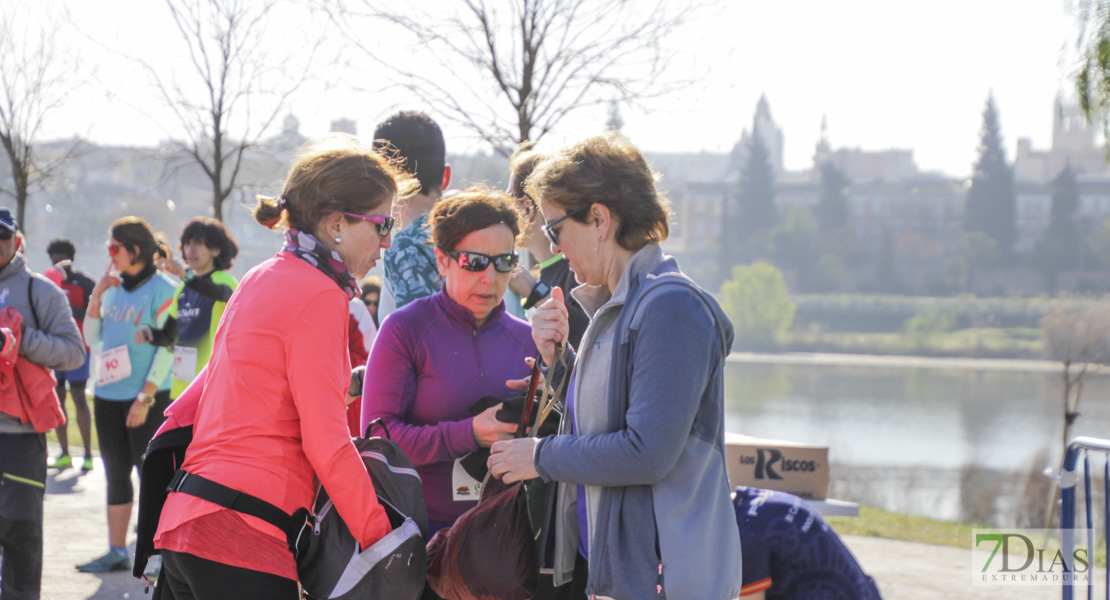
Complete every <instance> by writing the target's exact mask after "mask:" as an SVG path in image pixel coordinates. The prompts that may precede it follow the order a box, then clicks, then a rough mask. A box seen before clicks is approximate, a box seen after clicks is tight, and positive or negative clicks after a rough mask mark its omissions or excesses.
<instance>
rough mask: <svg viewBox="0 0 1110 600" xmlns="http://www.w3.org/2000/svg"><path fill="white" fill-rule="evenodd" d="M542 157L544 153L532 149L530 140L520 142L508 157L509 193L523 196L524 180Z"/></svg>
mask: <svg viewBox="0 0 1110 600" xmlns="http://www.w3.org/2000/svg"><path fill="white" fill-rule="evenodd" d="M543 159H544V154H543V153H541V152H537V151H535V150H533V149H532V142H521V143H520V145H519V146H517V148H516V152H513V155H512V156H510V157H509V195H510V196H515V197H517V198H523V197H524V194H525V193H526V192H525V191H524V182H525V181H526V180H527V179H528V176H529V175H531V174H532V171H533V170H535V168H536V165H538V164H539V163H540V161H542V160H543Z"/></svg>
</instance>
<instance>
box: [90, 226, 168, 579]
mask: <svg viewBox="0 0 1110 600" xmlns="http://www.w3.org/2000/svg"><path fill="white" fill-rule="evenodd" d="M110 236H111V237H110V238H109V240H108V254H109V256H111V262H110V264H109V265H108V268H107V269H106V270H105V272H104V276H103V277H101V278H100V281H99V282H97V284H96V287H95V288H93V292H92V295H91V301H90V302H89V310H88V313H87V314H86V315H85V343H86V344H87V345H88V346H96V344H97V343H102V349H101V351H100V352H99V354H98V355H97V357H95V358H94V360H96V367H97V368H96V370H97V379H96V387H95V397H94V398H93V411H94V413H95V414H94V415H93V416H94V417H95V420H96V435H97V440H98V441H99V443H100V457H101V459H102V460H103V461H104V470H105V471H106V472H107V476H108V545H109V547H108V552H106V553H105V554H104V555H102V556H99V557H97V558H95V559H93V560H91V561H89V562H87V563H84V564H80V565H77V570H78V571H84V572H87V573H102V572H105V571H124V570H127V569H130V568H131V559H130V557H129V556H128V553H127V523H128V521H130V519H131V505H132V501H133V499H134V489H133V487H132V485H131V470H132V468H133V467H134V468H135V469H138V467H139V466H140V465H141V464H142V460H143V454H144V453H145V452H146V447H147V445H148V444H149V443H150V438H151V437H152V436H153V435H154V432H155V431H157V430H158V427H159V426H160V425H161V424H162V421H164V420H165V416H164V414H163V413H164V411H165V410H166V407H167V406H169V404H170V370H171V368H172V367H173V354H172V353H171V352H170V351H169V349H168V348H156V347H154V346H151V345H150V344H139V343H136V342H135V329H136V328H138V327H141V326H143V325H146V326H148V327H153V326H154V325H155V324H156V323H157V322H158V320H159V319H162V318H164V316H163V315H164V313H165V311H167V310H169V307H170V304H171V302H172V301H173V293H174V288H175V287H176V286H175V284H174V282H173V281H171V280H170V278H169V277H168V276H167V275H165V274H163V273H161V272H160V271H159V270H158V266H157V265H158V261H159V260H161V259H164V258H166V257H168V256H169V248H168V246H167V245H166V243H165V242H164V241H162V240H160V239H158V238H157V237H155V235H154V230H153V229H151V228H150V225H149V224H147V222H146V221H144V220H142V219H140V218H139V217H124V218H122V219H120V220H118V221H116V222H115V223H113V224H112V227H111V229H110Z"/></svg>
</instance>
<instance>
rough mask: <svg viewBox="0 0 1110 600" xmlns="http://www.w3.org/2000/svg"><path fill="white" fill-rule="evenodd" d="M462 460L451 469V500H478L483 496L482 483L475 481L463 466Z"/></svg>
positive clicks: (457, 461) (456, 462)
mask: <svg viewBox="0 0 1110 600" xmlns="http://www.w3.org/2000/svg"><path fill="white" fill-rule="evenodd" d="M461 461H462V459H461V458H460V459H458V460H456V461H455V466H454V468H452V469H451V490H452V492H451V498H452V499H454V500H455V501H456V502H469V501H474V500H477V499H478V498H479V497H480V496H481V495H482V482H481V481H478V480H477V479H474V478H473V477H471V476H470V474H469V473H467V472H466V469H465V468H464V467H463V466H462V462H461Z"/></svg>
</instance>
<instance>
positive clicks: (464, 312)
mask: <svg viewBox="0 0 1110 600" xmlns="http://www.w3.org/2000/svg"><path fill="white" fill-rule="evenodd" d="M429 225H430V227H431V230H432V239H433V241H434V242H435V245H436V250H435V252H436V261H437V264H438V267H439V272H440V274H441V275H442V276H443V278H444V283H443V289H442V290H440V291H439V292H438V293H436V294H433V295H431V296H428V297H427V298H422V299H420V300H417V301H415V302H412V303H410V304H409V305H407V306H405V307H404V308H402V309H400V310H397V311H396V312H394V313H392V314H390V315H389V318H387V319H385V320H384V321H383V322H382V325H381V330H380V331H379V332H378V337H377V340H376V341H375V342H374V348H373V350H372V351H371V352H370V360H369V362H368V364H367V370H366V385H365V386H364V390H363V396H362V431H363V432H366V430H367V426H368V425H370V423H371V422H372V421H373V420H375V419H378V418H381V419H382V420H383V421H384V422H385V424H386V426H387V427H388V428H389V435H390V437H392V438H393V439H394V440H396V441H397V442H398V443H399V444H400V445H401V448H402V449H403V450H404V451H405V454H406V455H408V457H409V458H410V459H411V460H412V462H413V463H415V465H416V469H417V471H419V473H420V478H421V480H422V481H423V483H424V500H425V501H426V503H427V506H428V520H429V522H430V523H429V535H431V534H432V533H434V532H436V531H438V530H439V529H442V528H444V527H448V526H450V525H451V524H452V523H454V522H455V519H457V518H458V517H459V516H460V515H462V514H463V513H464V512H466V511H467V510H468V509H469V508H471V507H472V506H475V504H476V503H477V500H478V490H477V489H476V488H477V487H479V486H478V485H476V484H478V483H480V481H476V480H475V479H473V478H472V477H470V475H468V474H467V472H466V469H465V468H463V466H462V464H460V459H462V458H464V457H465V456H466V455H468V454H469V453H471V452H474V451H476V450H478V449H479V448H488V447H489V446H490V445H492V444H493V443H494V442H496V441H498V440H505V439H510V438H511V437H512V434H513V432H514V431H515V430H516V424H514V423H503V422H500V421H498V420H497V419H496V418H495V417H494V414H495V413H496V412H497V410H498V408H499V407H500V404H498V405H497V406H494V407H492V408H489V409H487V410H485V411H484V412H482V413H481V414H479V415H478V416H471V415H470V413H469V412H468V409H469V408H470V406H471V405H472V404H474V403H475V402H476V401H478V400H479V399H481V398H483V397H486V396H493V397H496V398H508V397H509V396H511V395H513V394H514V390H511V389H509V388H508V387H507V386H506V381H508V380H518V379H521V378H524V377H527V376H528V372H529V368H528V365H527V364H526V363H525V360H524V359H525V358H527V357H533V356H535V354H536V345H535V342H533V341H532V333H531V328H530V326H529V325H528V323H527V322H525V321H522V320H520V319H518V318H517V317H514V316H513V315H511V314H509V313H508V312H506V311H505V303H504V302H503V301H502V297H503V296H504V295H505V288H506V286H507V285H508V284H509V276H510V274H511V273H512V271H513V269H514V268H515V267H516V265H517V254H516V247H517V243H518V239H517V238H518V237H519V236H520V232H521V230H522V229H523V228H522V227H521V222H520V215H519V213H518V212H517V210H516V209H515V208H514V204H513V200H512V198H510V197H509V196H507V195H506V194H504V193H502V192H498V191H494V190H492V189H489V188H485V187H472V188H470V189H468V190H466V191H464V192H462V193H460V194H457V195H455V196H452V197H451V198H448V199H446V200H441V201H440V202H438V203H437V204H436V205H435V208H433V209H432V212H431V214H430V215H429ZM374 433H376V434H378V435H380V434H381V431H380V430H377V431H375V432H374Z"/></svg>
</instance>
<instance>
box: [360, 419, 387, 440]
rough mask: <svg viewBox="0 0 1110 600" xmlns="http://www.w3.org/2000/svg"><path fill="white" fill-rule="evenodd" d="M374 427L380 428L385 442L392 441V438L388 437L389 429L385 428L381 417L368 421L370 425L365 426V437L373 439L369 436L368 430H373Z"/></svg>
mask: <svg viewBox="0 0 1110 600" xmlns="http://www.w3.org/2000/svg"><path fill="white" fill-rule="evenodd" d="M375 425H378V426H380V427H381V428H382V431H384V432H385V439H387V440H392V439H393V438H391V437H389V427H388V426H386V424H385V421H383V420H382V419H381V417H378V418H377V419H374V420H373V421H370V424H369V425H367V426H366V437H373V436H371V435H370V430H371V429H373V428H374V426H375Z"/></svg>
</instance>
